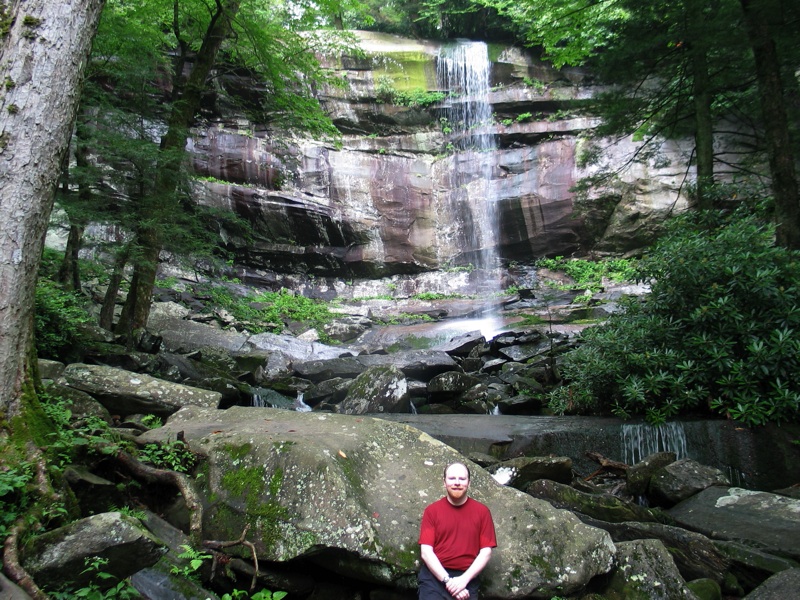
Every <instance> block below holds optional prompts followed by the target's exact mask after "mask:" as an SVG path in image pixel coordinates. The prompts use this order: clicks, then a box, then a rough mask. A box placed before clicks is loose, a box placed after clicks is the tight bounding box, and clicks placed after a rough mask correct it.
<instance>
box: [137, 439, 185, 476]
mask: <svg viewBox="0 0 800 600" xmlns="http://www.w3.org/2000/svg"><path fill="white" fill-rule="evenodd" d="M139 460H141V461H142V462H146V463H148V464H151V465H153V466H154V467H157V468H159V469H169V470H170V471H177V472H178V473H188V472H189V471H191V470H192V469H193V468H194V466H195V464H196V463H197V456H196V455H195V454H194V453H193V452H191V451H190V450H189V448H188V447H187V446H186V444H184V443H183V442H181V441H177V440H176V441H174V442H169V443H166V444H146V445H145V446H144V448H142V449H140V450H139Z"/></svg>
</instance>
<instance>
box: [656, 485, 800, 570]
mask: <svg viewBox="0 0 800 600" xmlns="http://www.w3.org/2000/svg"><path fill="white" fill-rule="evenodd" d="M667 512H668V513H669V515H670V516H672V517H673V518H674V519H675V520H676V521H677V522H678V524H679V525H680V526H682V527H685V528H687V529H691V530H693V531H698V532H700V533H702V534H705V535H707V536H708V537H711V538H715V539H720V540H735V541H740V542H743V543H745V544H746V545H749V546H755V547H759V548H761V549H762V550H765V551H767V552H772V553H775V554H779V555H782V556H787V555H788V556H790V557H791V558H794V559H795V560H797V559H800V500H794V499H792V498H787V497H785V496H779V495H777V494H770V493H767V492H756V491H751V490H745V489H742V488H736V487H710V488H707V489H705V490H703V491H702V492H700V493H699V494H697V495H695V496H692V497H691V498H689V499H688V500H684V501H683V502H681V503H680V504H678V505H677V506H675V507H674V508H672V509H670V510H668V511H667Z"/></svg>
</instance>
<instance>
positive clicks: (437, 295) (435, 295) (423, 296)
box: [411, 292, 466, 301]
mask: <svg viewBox="0 0 800 600" xmlns="http://www.w3.org/2000/svg"><path fill="white" fill-rule="evenodd" d="M411 297H412V298H414V299H415V300H427V301H435V300H448V299H451V298H465V297H466V296H464V295H463V294H443V293H441V292H420V293H419V294H414V295H413V296H411Z"/></svg>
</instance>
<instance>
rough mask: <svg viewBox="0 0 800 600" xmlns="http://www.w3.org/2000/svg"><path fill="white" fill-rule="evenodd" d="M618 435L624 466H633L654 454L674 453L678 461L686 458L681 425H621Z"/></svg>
mask: <svg viewBox="0 0 800 600" xmlns="http://www.w3.org/2000/svg"><path fill="white" fill-rule="evenodd" d="M620 435H621V436H622V439H621V442H622V451H623V454H624V456H623V459H622V460H623V462H625V463H626V464H629V465H634V464H636V463H637V462H639V461H641V460H642V459H643V458H645V457H647V456H649V455H650V454H654V453H656V452H674V453H675V455H676V457H677V459H678V460H680V459H682V458H688V453H687V450H686V432H685V431H684V429H683V423H677V422H674V421H673V422H670V423H664V424H663V425H657V426H653V425H647V424H644V423H640V424H630V425H623V426H622V430H621V434H620Z"/></svg>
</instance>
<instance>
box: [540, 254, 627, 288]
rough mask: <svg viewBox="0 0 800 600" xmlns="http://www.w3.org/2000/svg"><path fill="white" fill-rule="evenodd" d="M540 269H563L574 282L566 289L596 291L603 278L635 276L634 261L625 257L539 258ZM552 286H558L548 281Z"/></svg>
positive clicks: (612, 278)
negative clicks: (589, 258)
mask: <svg viewBox="0 0 800 600" xmlns="http://www.w3.org/2000/svg"><path fill="white" fill-rule="evenodd" d="M536 266H537V267H538V268H540V269H550V270H551V271H563V272H564V273H565V274H566V275H567V276H568V277H570V278H571V279H572V280H573V281H574V282H575V283H574V284H570V285H567V286H560V287H566V288H567V289H589V290H592V291H598V290H599V289H600V288H601V287H602V286H603V280H604V279H608V280H609V281H615V282H620V281H632V280H634V279H635V278H636V276H637V271H636V261H634V260H631V259H626V258H608V259H602V260H584V259H578V258H564V257H563V256H557V257H556V258H541V259H539V260H538V261H537V262H536ZM548 285H551V286H552V287H559V286H558V285H557V284H555V283H552V282H548Z"/></svg>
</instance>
